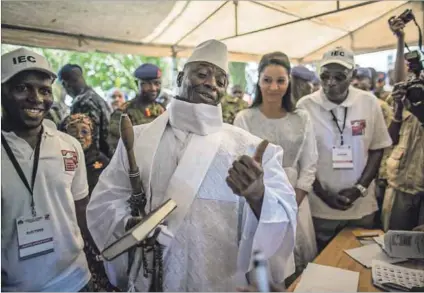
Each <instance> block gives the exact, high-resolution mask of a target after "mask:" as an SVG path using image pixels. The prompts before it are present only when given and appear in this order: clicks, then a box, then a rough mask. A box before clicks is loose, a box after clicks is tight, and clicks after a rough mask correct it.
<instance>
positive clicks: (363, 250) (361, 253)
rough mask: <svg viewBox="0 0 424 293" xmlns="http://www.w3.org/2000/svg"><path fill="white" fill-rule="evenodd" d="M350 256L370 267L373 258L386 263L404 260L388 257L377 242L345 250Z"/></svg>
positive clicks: (402, 259)
mask: <svg viewBox="0 0 424 293" xmlns="http://www.w3.org/2000/svg"><path fill="white" fill-rule="evenodd" d="M344 252H346V253H347V254H348V255H349V256H350V257H351V258H353V259H354V260H356V261H357V262H359V263H360V264H362V265H363V266H365V267H367V268H371V266H372V261H373V260H381V261H384V262H386V263H398V262H402V261H406V260H407V259H405V258H392V257H389V256H388V255H387V254H386V253H385V252H384V251H383V250H382V249H381V247H380V246H379V245H378V244H370V245H366V246H361V247H358V248H353V249H348V250H345V251H344Z"/></svg>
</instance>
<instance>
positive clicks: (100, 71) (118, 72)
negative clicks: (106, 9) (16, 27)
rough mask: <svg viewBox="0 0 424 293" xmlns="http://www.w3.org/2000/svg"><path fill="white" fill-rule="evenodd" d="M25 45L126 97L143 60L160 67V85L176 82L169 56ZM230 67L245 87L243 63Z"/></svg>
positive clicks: (58, 91) (59, 93) (57, 90)
mask: <svg viewBox="0 0 424 293" xmlns="http://www.w3.org/2000/svg"><path fill="white" fill-rule="evenodd" d="M19 47H23V46H15V45H8V44H2V45H1V51H2V54H4V53H7V52H10V51H12V50H15V49H17V48H19ZM27 48H28V49H30V50H32V51H35V52H36V53H38V54H41V55H43V56H45V57H46V58H47V60H48V61H49V63H50V65H51V66H52V69H53V70H54V71H55V72H58V71H59V69H60V68H61V67H62V66H63V65H65V64H67V63H72V64H78V65H79V66H81V67H82V69H83V70H84V76H85V79H86V81H87V84H88V85H90V86H92V87H93V88H100V89H101V90H102V91H104V92H107V91H108V90H110V89H111V88H113V87H119V88H121V89H122V90H124V91H125V92H126V93H127V94H129V96H134V95H135V93H136V92H138V89H137V84H136V82H135V78H134V77H133V72H134V71H135V69H136V68H137V67H138V66H140V65H142V64H143V63H152V64H155V65H157V66H158V67H159V68H161V69H162V73H163V77H162V87H164V88H168V89H172V88H173V86H174V84H175V83H174V80H173V78H176V73H175V72H173V68H172V60H171V58H158V57H147V56H140V55H123V54H111V53H98V52H77V51H66V50H56V49H44V48H33V47H27ZM184 62H185V59H178V60H177V64H178V67H179V68H180V69H182V67H183V63H184ZM229 67H230V75H231V77H230V80H231V84H232V85H234V84H239V85H241V86H242V87H244V88H245V87H246V83H247V82H246V75H245V70H246V63H241V62H231V63H230V65H229ZM53 90H54V94H55V97H56V99H58V100H63V99H64V97H65V93H64V91H63V88H62V87H61V86H60V84H59V83H58V82H56V83H55V85H54V88H53Z"/></svg>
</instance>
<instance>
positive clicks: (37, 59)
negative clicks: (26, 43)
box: [1, 48, 57, 84]
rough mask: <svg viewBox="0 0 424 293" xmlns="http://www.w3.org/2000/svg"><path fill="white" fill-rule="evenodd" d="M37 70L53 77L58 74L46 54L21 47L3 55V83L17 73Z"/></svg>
mask: <svg viewBox="0 0 424 293" xmlns="http://www.w3.org/2000/svg"><path fill="white" fill-rule="evenodd" d="M26 70H36V71H41V72H44V73H47V74H48V75H50V76H51V77H52V78H53V79H55V78H56V77H57V76H56V74H55V73H54V72H53V70H52V69H51V67H50V64H49V62H48V61H47V59H46V58H45V57H44V56H41V55H39V54H37V53H35V52H33V51H30V50H28V49H25V48H19V49H16V50H14V51H12V52H9V53H6V54H3V55H2V56H1V83H2V84H3V83H5V82H7V81H8V80H9V79H11V78H12V77H14V76H15V75H16V74H18V73H20V72H22V71H26Z"/></svg>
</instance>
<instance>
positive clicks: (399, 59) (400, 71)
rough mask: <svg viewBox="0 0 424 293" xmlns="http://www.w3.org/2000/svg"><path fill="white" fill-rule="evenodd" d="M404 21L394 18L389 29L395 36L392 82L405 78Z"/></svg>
mask: <svg viewBox="0 0 424 293" xmlns="http://www.w3.org/2000/svg"><path fill="white" fill-rule="evenodd" d="M404 27H405V23H404V22H403V21H402V20H401V19H400V18H397V19H395V20H394V21H393V22H392V24H391V25H390V29H391V30H392V31H393V33H394V34H395V35H396V37H397V49H396V62H395V76H394V82H395V83H398V82H403V81H405V80H406V70H405V57H404V55H403V53H404V48H405V32H404V31H403V29H404Z"/></svg>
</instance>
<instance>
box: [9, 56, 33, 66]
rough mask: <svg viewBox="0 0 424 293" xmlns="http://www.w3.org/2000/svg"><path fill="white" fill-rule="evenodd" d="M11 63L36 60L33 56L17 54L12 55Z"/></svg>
mask: <svg viewBox="0 0 424 293" xmlns="http://www.w3.org/2000/svg"><path fill="white" fill-rule="evenodd" d="M12 60H13V64H15V65H16V64H19V63H25V62H32V63H36V62H37V60H36V59H35V57H34V56H18V57H13V59H12Z"/></svg>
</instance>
